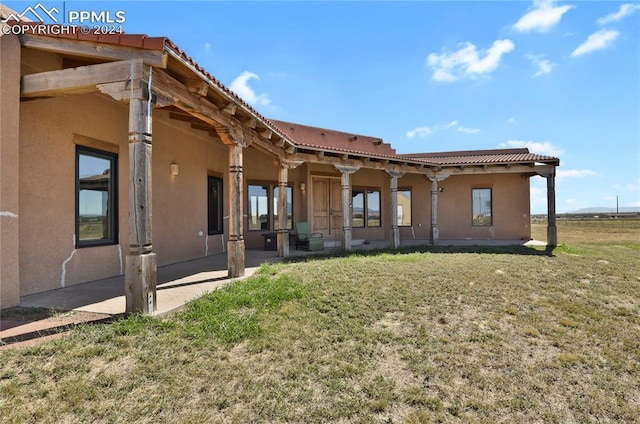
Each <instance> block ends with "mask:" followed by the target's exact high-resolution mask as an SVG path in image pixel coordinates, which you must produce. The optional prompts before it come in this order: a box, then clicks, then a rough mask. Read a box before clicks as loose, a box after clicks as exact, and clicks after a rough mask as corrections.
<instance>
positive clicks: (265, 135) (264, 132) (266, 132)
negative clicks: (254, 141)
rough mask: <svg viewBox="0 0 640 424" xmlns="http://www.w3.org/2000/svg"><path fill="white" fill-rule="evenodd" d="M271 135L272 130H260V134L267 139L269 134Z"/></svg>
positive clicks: (269, 137) (269, 136)
mask: <svg viewBox="0 0 640 424" xmlns="http://www.w3.org/2000/svg"><path fill="white" fill-rule="evenodd" d="M272 135H273V131H271V130H264V131H261V132H260V136H261V137H264V138H266V139H267V140H271V136H272Z"/></svg>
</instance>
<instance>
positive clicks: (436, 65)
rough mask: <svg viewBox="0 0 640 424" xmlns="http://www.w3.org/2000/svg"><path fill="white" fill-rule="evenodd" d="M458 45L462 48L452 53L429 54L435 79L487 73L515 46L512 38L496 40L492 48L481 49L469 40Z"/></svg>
mask: <svg viewBox="0 0 640 424" xmlns="http://www.w3.org/2000/svg"><path fill="white" fill-rule="evenodd" d="M458 46H460V48H459V49H458V50H457V51H455V52H452V53H447V52H444V53H442V54H436V53H431V54H429V56H427V64H428V65H429V66H430V67H431V68H432V69H433V79H434V80H435V81H439V82H453V81H457V80H459V79H461V78H464V77H470V78H476V77H478V76H482V75H487V74H489V73H491V72H493V71H495V70H496V69H497V68H498V65H499V64H500V59H501V58H502V55H503V54H505V53H509V52H510V51H512V50H513V49H514V48H515V45H514V44H513V42H512V41H511V40H496V41H494V42H493V45H492V46H491V47H490V48H488V49H486V50H480V51H478V49H477V48H476V46H475V45H473V44H471V43H469V42H466V43H460V44H458Z"/></svg>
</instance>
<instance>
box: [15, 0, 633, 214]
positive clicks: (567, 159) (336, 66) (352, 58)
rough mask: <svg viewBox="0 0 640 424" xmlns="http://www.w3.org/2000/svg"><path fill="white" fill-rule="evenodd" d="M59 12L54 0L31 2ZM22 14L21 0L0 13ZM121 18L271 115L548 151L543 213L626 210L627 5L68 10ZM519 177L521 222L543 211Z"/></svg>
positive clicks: (430, 142) (421, 143)
mask: <svg viewBox="0 0 640 424" xmlns="http://www.w3.org/2000/svg"><path fill="white" fill-rule="evenodd" d="M42 3H43V4H44V5H47V6H52V5H58V7H60V6H59V5H60V4H61V3H62V2H46V1H44V2H42ZM5 4H7V5H8V6H10V7H12V8H14V9H23V8H24V6H25V5H28V4H33V2H26V3H25V2H11V1H10V2H5ZM65 7H66V9H67V10H69V9H73V8H76V9H80V8H81V9H83V10H92V9H93V10H110V11H117V10H123V11H125V12H126V22H125V23H124V24H123V30H124V31H126V32H128V33H146V34H149V35H157V36H160V35H164V36H167V37H169V38H170V39H171V40H172V41H174V42H175V43H176V44H178V45H179V46H180V48H182V49H183V50H185V51H186V52H187V53H188V54H189V55H190V56H191V57H193V58H194V59H195V60H196V61H197V62H198V63H199V64H200V65H202V66H203V67H204V68H205V69H207V70H208V71H209V72H210V73H211V74H213V75H214V76H216V77H217V78H218V79H219V80H220V81H221V82H222V83H224V84H226V85H227V86H230V87H231V88H232V89H234V90H235V91H236V92H238V94H240V95H241V96H242V97H243V98H244V99H245V100H247V101H248V102H249V103H251V104H252V105H253V106H254V107H255V108H256V109H257V110H258V111H259V112H261V113H262V114H264V115H265V116H267V117H271V118H274V119H280V120H287V121H294V122H298V123H302V124H308V125H314V126H319V127H326V128H333V129H337V130H344V131H348V132H354V133H360V134H366V135H372V136H377V137H382V138H384V140H385V141H386V142H390V143H392V145H393V146H394V147H395V148H396V149H397V151H398V153H409V152H431V151H451V150H472V149H493V148H502V147H521V146H524V147H529V149H530V151H532V152H534V153H540V154H550V155H554V156H559V157H560V159H561V166H560V168H558V176H557V210H558V212H567V211H572V210H577V209H580V208H584V207H591V206H608V207H615V205H616V196H618V197H619V202H620V206H621V207H622V206H635V207H638V208H640V3H638V2H629V1H626V2H615V1H602V2H591V1H590V2H585V1H567V2H552V1H534V2H520V1H509V2H507V1H494V2H486V1H473V2H458V1H448V2H444V1H442V2H436V1H413V2H360V1H357V2H207V1H199V2H177V1H163V2H151V1H145V2H126V3H125V2H86V1H85V2H82V3H78V2H69V1H67V2H66V4H65ZM545 187H546V186H545V180H544V179H542V178H540V177H536V178H533V179H532V182H531V209H532V213H544V212H545V211H546V188H545Z"/></svg>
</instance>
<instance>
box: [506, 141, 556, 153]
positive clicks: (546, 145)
mask: <svg viewBox="0 0 640 424" xmlns="http://www.w3.org/2000/svg"><path fill="white" fill-rule="evenodd" d="M500 147H503V148H504V147H507V148H518V147H526V148H527V149H529V151H530V152H531V153H536V154H539V155H547V156H555V157H559V156H561V155H562V154H563V153H564V152H563V151H562V150H561V149H559V148H558V147H556V146H554V145H553V144H552V143H551V142H549V141H543V142H539V141H525V140H509V141H507V142H506V143H500Z"/></svg>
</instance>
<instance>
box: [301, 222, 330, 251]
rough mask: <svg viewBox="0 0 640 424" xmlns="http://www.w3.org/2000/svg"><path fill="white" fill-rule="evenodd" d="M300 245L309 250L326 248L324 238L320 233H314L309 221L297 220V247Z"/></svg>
mask: <svg viewBox="0 0 640 424" xmlns="http://www.w3.org/2000/svg"><path fill="white" fill-rule="evenodd" d="M299 246H304V247H306V249H307V250H311V251H315V250H324V239H323V238H322V234H320V233H312V232H311V226H310V225H309V223H308V222H296V249H297V248H298V247H299Z"/></svg>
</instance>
